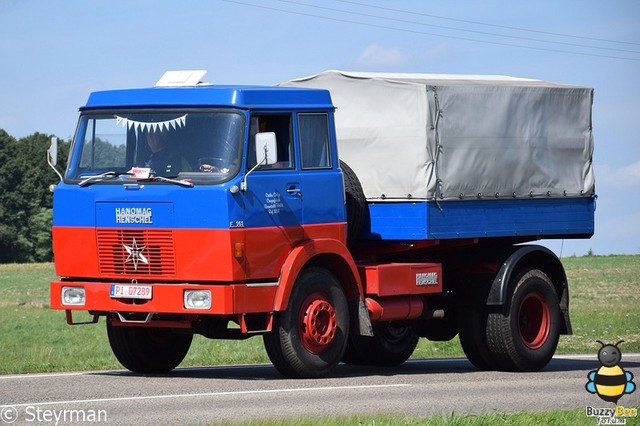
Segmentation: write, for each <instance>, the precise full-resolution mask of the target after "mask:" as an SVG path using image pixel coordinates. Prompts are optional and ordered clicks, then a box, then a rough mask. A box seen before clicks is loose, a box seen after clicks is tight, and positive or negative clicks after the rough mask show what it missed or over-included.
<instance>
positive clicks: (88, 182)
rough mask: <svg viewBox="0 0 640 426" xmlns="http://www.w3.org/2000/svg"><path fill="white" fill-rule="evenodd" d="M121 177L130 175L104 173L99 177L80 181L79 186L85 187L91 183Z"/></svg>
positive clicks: (125, 173)
mask: <svg viewBox="0 0 640 426" xmlns="http://www.w3.org/2000/svg"><path fill="white" fill-rule="evenodd" d="M122 175H131V173H129V172H104V173H100V174H99V175H93V176H88V177H86V178H85V179H83V180H81V181H80V183H79V184H78V185H79V186H87V185H90V184H93V183H97V182H102V181H103V180H105V179H111V178H115V177H119V176H122Z"/></svg>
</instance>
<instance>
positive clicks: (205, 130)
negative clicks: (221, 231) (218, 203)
mask: <svg viewBox="0 0 640 426" xmlns="http://www.w3.org/2000/svg"><path fill="white" fill-rule="evenodd" d="M243 129H244V116H243V115H242V114H241V113H239V112H235V111H209V112H201V111H197V112H194V111H192V110H183V111H171V112H165V111H144V112H140V111H135V112H133V111H121V112H109V113H104V112H103V113H85V114H82V115H81V116H80V122H79V124H78V130H77V133H76V137H75V140H74V145H73V148H72V150H71V154H70V155H71V157H70V161H69V168H68V170H67V174H66V178H67V179H72V180H85V179H87V178H90V177H92V176H94V177H95V176H97V175H103V174H108V176H111V177H114V176H115V177H119V179H123V180H128V179H139V178H150V177H151V178H152V177H154V176H156V177H158V176H159V177H166V178H178V179H185V180H190V181H193V182H203V183H215V182H222V181H225V180H227V179H229V178H231V177H233V176H234V175H235V174H236V173H237V172H238V169H239V167H240V155H241V149H240V147H241V146H242V140H243Z"/></svg>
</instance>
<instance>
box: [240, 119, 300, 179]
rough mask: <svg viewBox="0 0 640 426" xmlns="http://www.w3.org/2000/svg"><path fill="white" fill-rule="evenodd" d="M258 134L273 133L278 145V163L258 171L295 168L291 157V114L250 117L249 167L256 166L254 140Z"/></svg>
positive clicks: (262, 167)
mask: <svg viewBox="0 0 640 426" xmlns="http://www.w3.org/2000/svg"><path fill="white" fill-rule="evenodd" d="M258 132H274V133H275V134H276V141H277V144H278V161H277V162H276V163H274V164H270V165H268V166H261V167H260V169H291V168H293V167H294V166H295V164H294V161H293V159H294V156H293V142H292V141H293V138H292V133H293V129H292V126H291V114H258V115H253V116H252V117H251V134H250V138H249V167H250V168H251V167H253V166H255V164H256V152H255V140H256V133H258Z"/></svg>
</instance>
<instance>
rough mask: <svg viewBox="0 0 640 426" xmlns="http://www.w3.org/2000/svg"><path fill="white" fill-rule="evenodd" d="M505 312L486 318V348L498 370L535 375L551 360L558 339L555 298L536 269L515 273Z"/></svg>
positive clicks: (558, 326) (542, 273)
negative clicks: (492, 356)
mask: <svg viewBox="0 0 640 426" xmlns="http://www.w3.org/2000/svg"><path fill="white" fill-rule="evenodd" d="M512 282H513V283H514V285H513V286H511V288H512V291H511V297H510V303H509V306H508V308H507V309H506V312H500V313H491V314H489V316H488V318H487V344H488V346H489V348H490V350H491V352H492V353H493V354H494V356H495V359H496V361H497V365H498V368H500V369H501V370H510V371H538V370H540V369H541V368H543V367H544V366H545V365H547V363H548V362H549V361H550V360H551V357H552V356H553V354H554V352H555V350H556V347H557V346H558V340H559V338H560V321H561V312H560V307H559V302H558V294H557V293H556V290H555V288H554V286H553V284H552V283H551V280H550V279H549V277H548V276H547V275H546V274H545V273H544V272H542V271H540V270H538V269H523V270H520V271H519V272H518V273H516V275H515V277H514V279H513V281H512Z"/></svg>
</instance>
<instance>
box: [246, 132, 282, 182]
mask: <svg viewBox="0 0 640 426" xmlns="http://www.w3.org/2000/svg"><path fill="white" fill-rule="evenodd" d="M255 142H256V146H255V148H256V165H255V166H253V167H252V168H251V170H249V171H248V172H247V174H246V175H244V179H242V182H241V183H240V190H242V191H246V190H247V177H248V176H249V175H250V174H251V172H253V171H254V170H255V169H257V168H258V167H260V166H268V165H269V164H273V163H275V162H276V161H278V144H277V143H276V134H275V133H273V132H262V133H256V141H255Z"/></svg>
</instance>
